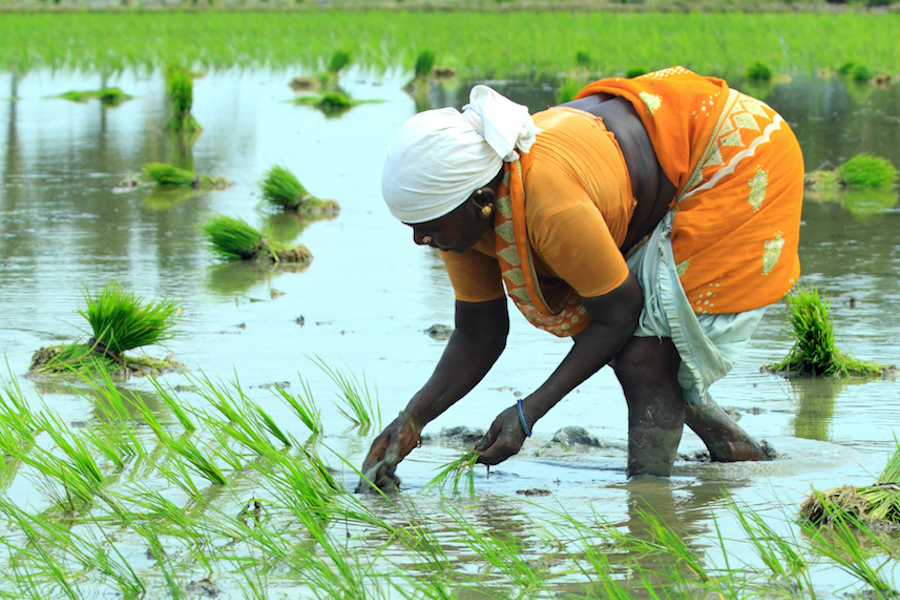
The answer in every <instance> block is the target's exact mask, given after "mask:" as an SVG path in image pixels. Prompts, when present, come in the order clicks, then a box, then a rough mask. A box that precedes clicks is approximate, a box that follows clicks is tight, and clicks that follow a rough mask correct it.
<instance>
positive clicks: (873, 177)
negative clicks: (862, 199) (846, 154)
mask: <svg viewBox="0 0 900 600" xmlns="http://www.w3.org/2000/svg"><path fill="white" fill-rule="evenodd" d="M836 173H837V174H838V176H839V177H840V178H841V180H842V181H843V182H844V184H845V185H847V186H848V187H860V188H871V189H885V188H891V187H893V185H894V183H895V182H896V181H897V169H896V167H894V165H893V163H891V161H890V160H888V159H886V158H882V157H880V156H873V155H871V154H868V153H862V154H857V155H856V156H854V157H853V158H851V159H850V160H848V161H847V162H845V163H844V164H842V165H841V166H840V167H838V168H837V169H836Z"/></svg>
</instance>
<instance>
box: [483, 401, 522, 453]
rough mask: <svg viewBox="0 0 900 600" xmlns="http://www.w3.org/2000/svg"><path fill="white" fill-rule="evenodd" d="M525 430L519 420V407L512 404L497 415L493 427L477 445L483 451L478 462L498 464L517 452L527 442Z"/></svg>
mask: <svg viewBox="0 0 900 600" xmlns="http://www.w3.org/2000/svg"><path fill="white" fill-rule="evenodd" d="M525 437H526V436H525V430H524V429H522V423H521V421H520V420H519V407H518V406H517V405H513V406H510V407H509V408H507V409H506V410H504V411H503V412H502V413H500V414H499V415H497V418H496V419H494V422H493V423H492V424H491V428H490V429H488V432H487V433H486V434H485V435H484V437H483V438H481V441H479V442H478V443H477V444H476V445H475V449H476V450H480V451H482V455H481V456H479V457H478V462H479V463H481V464H483V465H496V464H500V463H502V462H503V461H504V460H506V459H507V458H509V457H510V456H512V455H513V454H517V453H518V452H519V450H521V449H522V444H524V443H525Z"/></svg>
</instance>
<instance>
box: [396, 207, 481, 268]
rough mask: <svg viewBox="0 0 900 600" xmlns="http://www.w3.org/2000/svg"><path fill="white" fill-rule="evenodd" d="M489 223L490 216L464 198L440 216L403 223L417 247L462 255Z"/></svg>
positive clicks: (476, 240) (479, 236) (475, 241)
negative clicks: (454, 207) (448, 211)
mask: <svg viewBox="0 0 900 600" xmlns="http://www.w3.org/2000/svg"><path fill="white" fill-rule="evenodd" d="M492 222H493V215H492V214H485V213H483V212H482V211H481V208H479V207H478V205H477V204H476V203H475V202H474V201H472V200H471V199H467V200H466V201H465V202H464V203H463V204H462V205H461V206H459V207H458V208H456V209H454V210H453V211H452V212H450V213H447V214H446V215H444V216H443V217H440V218H437V219H434V220H433V221H426V222H424V223H406V224H407V225H409V226H410V227H412V230H413V241H414V242H415V243H416V244H418V245H420V246H431V247H432V248H437V249H438V250H443V251H445V252H455V253H457V254H462V253H463V252H465V251H466V250H468V249H469V248H471V247H472V246H474V245H475V244H476V243H477V242H478V240H480V239H481V236H483V235H484V232H485V230H487V228H488V226H489V225H490V224H491V223H492Z"/></svg>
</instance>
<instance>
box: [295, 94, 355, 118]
mask: <svg viewBox="0 0 900 600" xmlns="http://www.w3.org/2000/svg"><path fill="white" fill-rule="evenodd" d="M364 102H373V101H372V100H366V101H360V100H354V99H353V98H351V97H350V96H348V95H347V94H345V93H344V92H342V91H340V90H325V91H323V92H322V93H321V94H319V95H318V96H302V97H300V98H295V99H294V103H295V104H305V105H308V106H313V107H315V108H318V109H319V110H320V111H322V112H323V113H324V114H325V116H326V117H338V116H340V115H342V114H344V113H345V112H347V111H348V110H350V109H351V108H353V107H354V106H358V105H359V104H363V103H364Z"/></svg>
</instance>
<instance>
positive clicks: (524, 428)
mask: <svg viewBox="0 0 900 600" xmlns="http://www.w3.org/2000/svg"><path fill="white" fill-rule="evenodd" d="M518 405H519V421H521V423H522V429H523V430H524V431H525V435H526V436H528V437H531V430H530V429H528V425H527V424H526V423H525V413H523V412H522V399H521V398H519V401H518Z"/></svg>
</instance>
